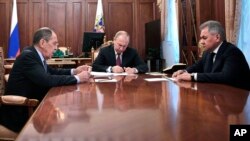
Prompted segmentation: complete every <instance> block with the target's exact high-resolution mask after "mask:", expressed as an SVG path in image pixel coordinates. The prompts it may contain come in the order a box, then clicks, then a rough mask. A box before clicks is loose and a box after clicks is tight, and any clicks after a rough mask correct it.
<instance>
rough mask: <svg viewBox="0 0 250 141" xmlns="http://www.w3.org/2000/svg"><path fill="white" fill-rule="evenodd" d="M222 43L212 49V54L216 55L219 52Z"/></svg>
mask: <svg viewBox="0 0 250 141" xmlns="http://www.w3.org/2000/svg"><path fill="white" fill-rule="evenodd" d="M222 43H223V42H221V43H220V44H219V45H218V47H216V48H215V49H214V51H213V53H215V54H217V52H218V50H219V48H220V46H221V44H222Z"/></svg>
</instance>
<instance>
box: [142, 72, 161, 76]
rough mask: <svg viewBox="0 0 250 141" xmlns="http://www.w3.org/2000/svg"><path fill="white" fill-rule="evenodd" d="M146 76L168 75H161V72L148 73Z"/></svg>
mask: <svg viewBox="0 0 250 141" xmlns="http://www.w3.org/2000/svg"><path fill="white" fill-rule="evenodd" d="M145 74H148V75H153V76H165V75H166V74H165V73H161V72H147V73H145Z"/></svg>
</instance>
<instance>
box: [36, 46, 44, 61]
mask: <svg viewBox="0 0 250 141" xmlns="http://www.w3.org/2000/svg"><path fill="white" fill-rule="evenodd" d="M35 49H36V52H37V53H38V55H39V57H40V59H41V60H42V62H43V61H44V60H45V59H44V57H43V55H42V53H41V52H40V51H39V49H38V47H36V46H35Z"/></svg>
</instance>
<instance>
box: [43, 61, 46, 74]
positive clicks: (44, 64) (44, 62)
mask: <svg viewBox="0 0 250 141" xmlns="http://www.w3.org/2000/svg"><path fill="white" fill-rule="evenodd" d="M43 66H44V70H45V72H47V63H46V60H43Z"/></svg>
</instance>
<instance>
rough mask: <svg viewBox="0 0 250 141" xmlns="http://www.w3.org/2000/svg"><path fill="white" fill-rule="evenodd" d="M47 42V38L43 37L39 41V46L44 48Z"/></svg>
mask: <svg viewBox="0 0 250 141" xmlns="http://www.w3.org/2000/svg"><path fill="white" fill-rule="evenodd" d="M45 43H46V40H44V39H41V40H40V41H39V46H40V47H42V48H43V47H44V44H45Z"/></svg>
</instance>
